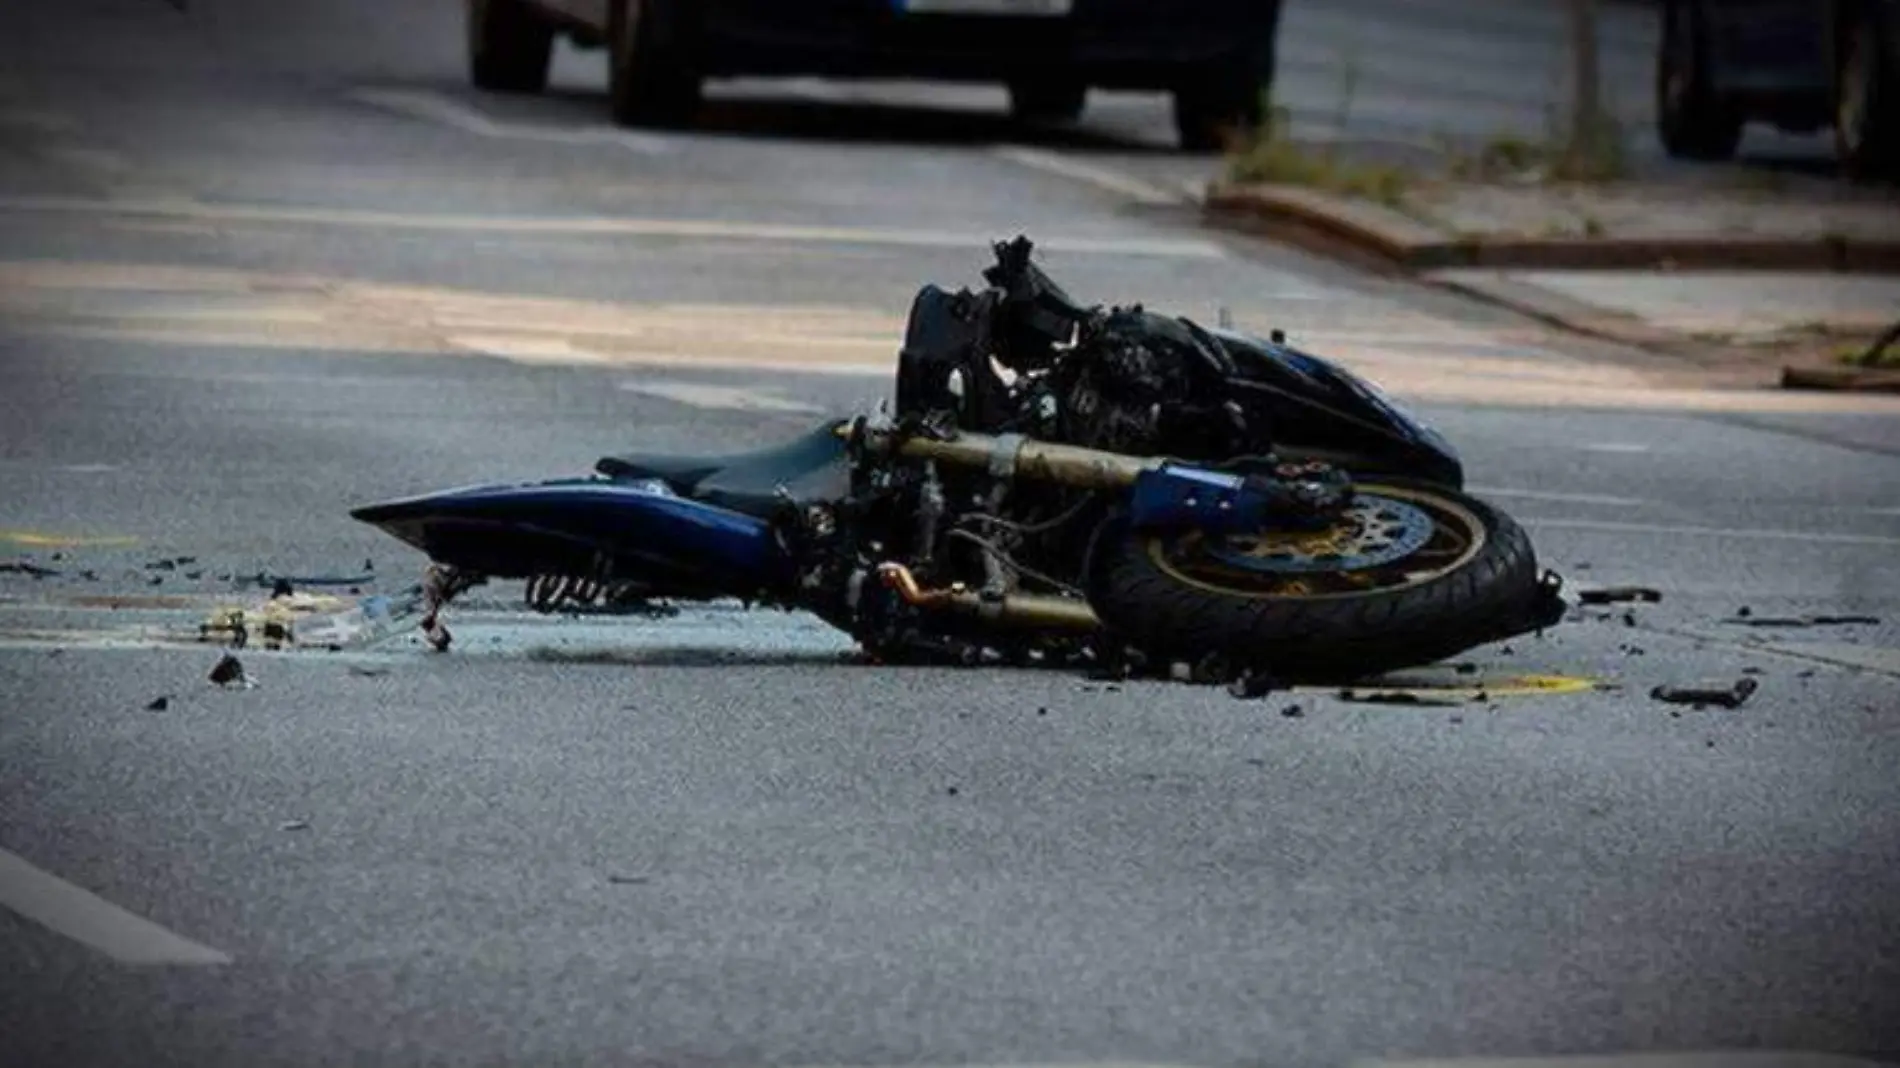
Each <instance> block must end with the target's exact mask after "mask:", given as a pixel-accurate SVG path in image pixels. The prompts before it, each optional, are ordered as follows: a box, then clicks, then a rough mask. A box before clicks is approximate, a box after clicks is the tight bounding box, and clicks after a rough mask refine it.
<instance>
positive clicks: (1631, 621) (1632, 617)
mask: <svg viewBox="0 0 1900 1068" xmlns="http://www.w3.org/2000/svg"><path fill="white" fill-rule="evenodd" d="M1623 625H1624V626H1626V627H1633V626H1635V625H1636V613H1634V612H1625V613H1623Z"/></svg>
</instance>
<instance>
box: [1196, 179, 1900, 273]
mask: <svg viewBox="0 0 1900 1068" xmlns="http://www.w3.org/2000/svg"><path fill="white" fill-rule="evenodd" d="M1205 211H1206V212H1207V214H1208V216H1209V217H1210V218H1212V219H1214V220H1216V221H1219V222H1224V223H1227V224H1230V225H1239V226H1241V227H1242V228H1244V229H1249V230H1254V231H1257V232H1261V233H1265V234H1267V235H1268V236H1272V237H1277V238H1280V239H1282V240H1286V241H1288V242H1290V243H1292V244H1296V245H1301V246H1303V247H1307V248H1312V249H1315V250H1316V251H1320V252H1324V253H1327V254H1331V255H1338V254H1340V253H1341V252H1342V250H1343V251H1345V252H1347V253H1348V258H1352V259H1359V260H1376V261H1382V262H1384V263H1386V264H1389V265H1390V266H1394V267H1399V268H1403V269H1406V270H1414V271H1418V270H1432V269H1435V268H1442V267H1493V268H1514V269H1532V268H1555V269H1562V268H1586V269H1587V268H1596V269H1623V270H1628V269H1641V268H1649V267H1680V268H1688V269H1693V268H1711V267H1714V268H1726V269H1754V270H1797V271H1845V272H1895V271H1900V241H1889V240H1871V241H1863V240H1857V239H1853V238H1849V237H1846V236H1844V235H1827V236H1823V237H1814V238H1773V237H1707V236H1703V235H1681V236H1671V235H1668V234H1656V235H1651V236H1647V237H1601V238H1589V237H1552V238H1535V237H1495V238H1487V237H1471V238H1465V239H1461V238H1453V237H1447V236H1446V235H1445V234H1444V233H1442V232H1440V231H1438V230H1436V229H1433V228H1431V227H1429V226H1426V225H1424V224H1423V223H1420V222H1419V221H1417V220H1416V219H1413V218H1411V217H1409V216H1407V215H1404V214H1401V213H1399V212H1397V211H1394V210H1392V209H1391V208H1387V207H1384V206H1382V205H1379V204H1374V203H1371V202H1368V201H1362V200H1357V199H1353V198H1349V197H1342V196H1336V195H1334V194H1331V193H1323V192H1320V191H1318V190H1314V189H1306V188H1300V187H1295V186H1273V185H1268V186H1262V185H1231V184H1227V183H1220V182H1217V183H1215V184H1214V185H1212V186H1211V187H1209V189H1208V192H1207V199H1206V202H1205Z"/></svg>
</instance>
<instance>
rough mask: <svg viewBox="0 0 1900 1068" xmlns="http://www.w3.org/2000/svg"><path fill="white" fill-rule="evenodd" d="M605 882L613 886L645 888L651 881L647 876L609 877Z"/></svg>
mask: <svg viewBox="0 0 1900 1068" xmlns="http://www.w3.org/2000/svg"><path fill="white" fill-rule="evenodd" d="M607 881H608V882H609V883H611V884H613V885H614V886H645V885H646V884H648V883H650V882H652V881H653V879H652V877H651V876H647V875H609V876H607Z"/></svg>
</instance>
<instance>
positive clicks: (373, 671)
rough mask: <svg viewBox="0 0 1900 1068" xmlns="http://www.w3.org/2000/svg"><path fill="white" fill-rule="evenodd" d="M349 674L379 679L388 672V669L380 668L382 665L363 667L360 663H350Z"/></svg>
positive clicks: (362, 677)
mask: <svg viewBox="0 0 1900 1068" xmlns="http://www.w3.org/2000/svg"><path fill="white" fill-rule="evenodd" d="M350 674H352V675H355V676H356V677H357V678H361V679H380V678H382V677H383V676H384V675H387V674H389V669H388V668H382V667H364V666H363V665H361V664H351V665H350Z"/></svg>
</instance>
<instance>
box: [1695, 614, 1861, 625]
mask: <svg viewBox="0 0 1900 1068" xmlns="http://www.w3.org/2000/svg"><path fill="white" fill-rule="evenodd" d="M1722 622H1724V623H1732V624H1734V625H1736V626H1738V627H1853V626H1866V627H1874V626H1879V625H1880V617H1879V616H1744V615H1742V614H1740V613H1736V615H1735V616H1734V617H1732V618H1730V619H1725V620H1723V621H1722Z"/></svg>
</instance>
